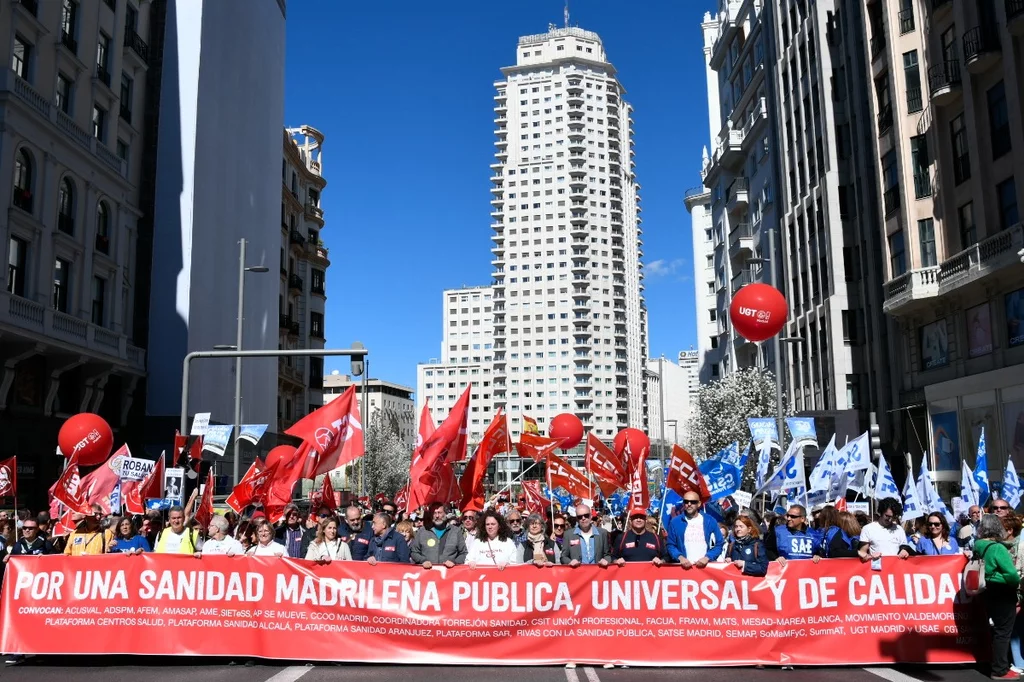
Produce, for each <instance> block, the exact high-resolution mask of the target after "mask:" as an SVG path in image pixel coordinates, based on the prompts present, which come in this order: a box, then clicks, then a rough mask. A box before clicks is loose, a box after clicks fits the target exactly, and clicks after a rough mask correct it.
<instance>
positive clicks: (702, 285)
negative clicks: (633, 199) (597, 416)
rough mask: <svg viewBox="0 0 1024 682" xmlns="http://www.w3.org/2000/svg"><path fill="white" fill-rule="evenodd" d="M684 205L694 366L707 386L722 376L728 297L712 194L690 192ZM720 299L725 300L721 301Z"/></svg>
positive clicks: (696, 190) (699, 188)
mask: <svg viewBox="0 0 1024 682" xmlns="http://www.w3.org/2000/svg"><path fill="white" fill-rule="evenodd" d="M705 152H706V150H705ZM684 202H685V204H686V210H687V211H689V213H690V231H691V233H692V234H691V237H692V239H693V292H694V303H695V305H694V312H695V314H696V318H697V350H696V351H695V362H696V364H697V373H698V378H699V380H700V381H702V382H704V383H707V382H709V381H712V380H713V379H718V378H719V377H720V376H721V370H722V357H723V356H724V355H725V351H726V349H727V347H728V346H726V345H725V344H723V343H722V339H721V334H722V325H723V324H725V322H726V320H725V318H723V317H722V315H723V314H724V313H725V312H726V311H725V309H724V308H723V307H722V306H724V305H725V301H726V300H728V297H727V296H725V292H724V291H720V289H719V286H718V283H717V277H716V273H715V239H714V227H715V223H714V215H713V213H712V211H711V192H709V191H708V190H707V189H706V188H705V187H695V188H693V189H689V190H687V191H686V198H685V199H684ZM720 298H721V299H723V300H721V301H719V299H720ZM680 362H682V359H681V358H680Z"/></svg>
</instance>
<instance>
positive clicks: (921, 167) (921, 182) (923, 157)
mask: <svg viewBox="0 0 1024 682" xmlns="http://www.w3.org/2000/svg"><path fill="white" fill-rule="evenodd" d="M910 163H911V166H912V168H913V172H914V196H915V197H916V198H918V199H923V198H924V197H930V196H931V195H932V178H931V175H930V173H929V168H928V166H930V165H931V162H930V161H929V160H928V138H927V137H925V136H924V135H918V136H916V137H912V138H910Z"/></svg>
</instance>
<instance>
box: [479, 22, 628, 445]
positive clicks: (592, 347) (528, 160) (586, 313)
mask: <svg viewBox="0 0 1024 682" xmlns="http://www.w3.org/2000/svg"><path fill="white" fill-rule="evenodd" d="M502 73H503V74H504V78H503V79H502V80H501V81H498V82H497V83H495V88H496V90H497V92H496V94H495V97H494V102H495V107H494V111H495V125H496V130H495V134H496V136H497V140H496V141H495V143H494V144H495V147H496V152H495V162H494V163H493V164H492V165H491V168H492V170H493V175H492V177H491V180H492V182H493V184H494V187H493V188H492V190H491V192H492V194H493V199H492V201H491V204H492V206H493V207H494V211H493V212H492V213H491V217H492V223H491V227H492V229H493V230H494V236H493V237H492V240H493V241H494V248H493V249H492V251H493V253H494V260H493V261H492V262H493V265H494V271H493V278H494V283H493V286H492V288H493V292H494V323H493V324H494V354H493V356H494V357H493V363H494V390H493V394H494V404H495V405H496V406H503V407H504V408H505V409H506V410H507V411H508V413H509V415H510V419H511V420H512V423H511V424H510V428H511V430H512V431H513V432H514V433H516V432H518V431H520V430H521V426H522V425H521V424H520V423H519V422H518V420H519V417H520V415H521V414H522V413H525V414H528V415H531V416H533V417H535V418H536V419H537V421H538V423H539V425H540V426H541V428H544V427H545V425H546V424H547V423H549V422H550V420H551V418H552V417H554V416H555V415H557V414H559V413H562V412H572V413H575V414H576V415H577V416H579V417H580V418H581V419H582V420H583V423H584V425H585V427H586V428H587V429H588V430H593V431H594V433H595V434H596V435H598V436H600V437H602V438H604V439H606V440H607V439H610V438H611V437H612V436H613V435H614V434H615V433H616V432H617V431H619V430H620V429H622V428H624V427H627V426H634V427H647V426H648V425H647V423H646V422H647V418H648V415H646V413H645V408H646V406H647V404H646V402H645V391H644V377H643V370H644V365H645V362H646V358H647V348H648V344H647V310H646V306H645V303H644V299H643V295H642V294H643V272H642V270H641V264H640V259H641V257H642V255H643V240H642V234H643V232H642V230H641V228H640V224H641V217H640V198H639V190H640V185H639V183H638V182H637V180H636V172H635V166H636V164H635V161H634V151H633V118H632V111H633V110H632V107H631V106H630V105H629V104H628V103H627V102H626V101H625V100H624V99H623V98H624V95H625V88H623V86H622V84H621V83H620V82H619V81H618V78H617V76H616V71H615V68H614V67H613V66H612V65H611V63H610V62H609V61H608V59H607V57H606V55H605V51H604V46H603V44H602V42H601V38H600V37H599V36H598V35H597V34H596V33H592V32H590V31H584V30H581V29H579V28H554V27H552V28H550V29H549V30H548V32H547V33H542V34H538V35H531V36H524V37H521V38H520V39H519V44H518V49H517V51H516V64H515V66H509V67H505V68H503V69H502Z"/></svg>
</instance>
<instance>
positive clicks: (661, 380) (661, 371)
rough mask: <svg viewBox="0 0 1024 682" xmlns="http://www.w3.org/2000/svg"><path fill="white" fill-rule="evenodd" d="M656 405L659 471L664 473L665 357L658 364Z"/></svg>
mask: <svg viewBox="0 0 1024 682" xmlns="http://www.w3.org/2000/svg"><path fill="white" fill-rule="evenodd" d="M658 403H659V407H658V410H659V413H660V420H661V434H660V435H661V470H662V471H665V356H664V355H662V356H661V360H660V361H659V362H658Z"/></svg>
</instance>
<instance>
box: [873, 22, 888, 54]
mask: <svg viewBox="0 0 1024 682" xmlns="http://www.w3.org/2000/svg"><path fill="white" fill-rule="evenodd" d="M883 30H884V29H878V31H879V32H878V33H877V34H875V35H873V36H871V61H875V60H876V59H878V58H879V57H880V56H882V53H883V52H885V45H886V43H885V33H882V31H883Z"/></svg>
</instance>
